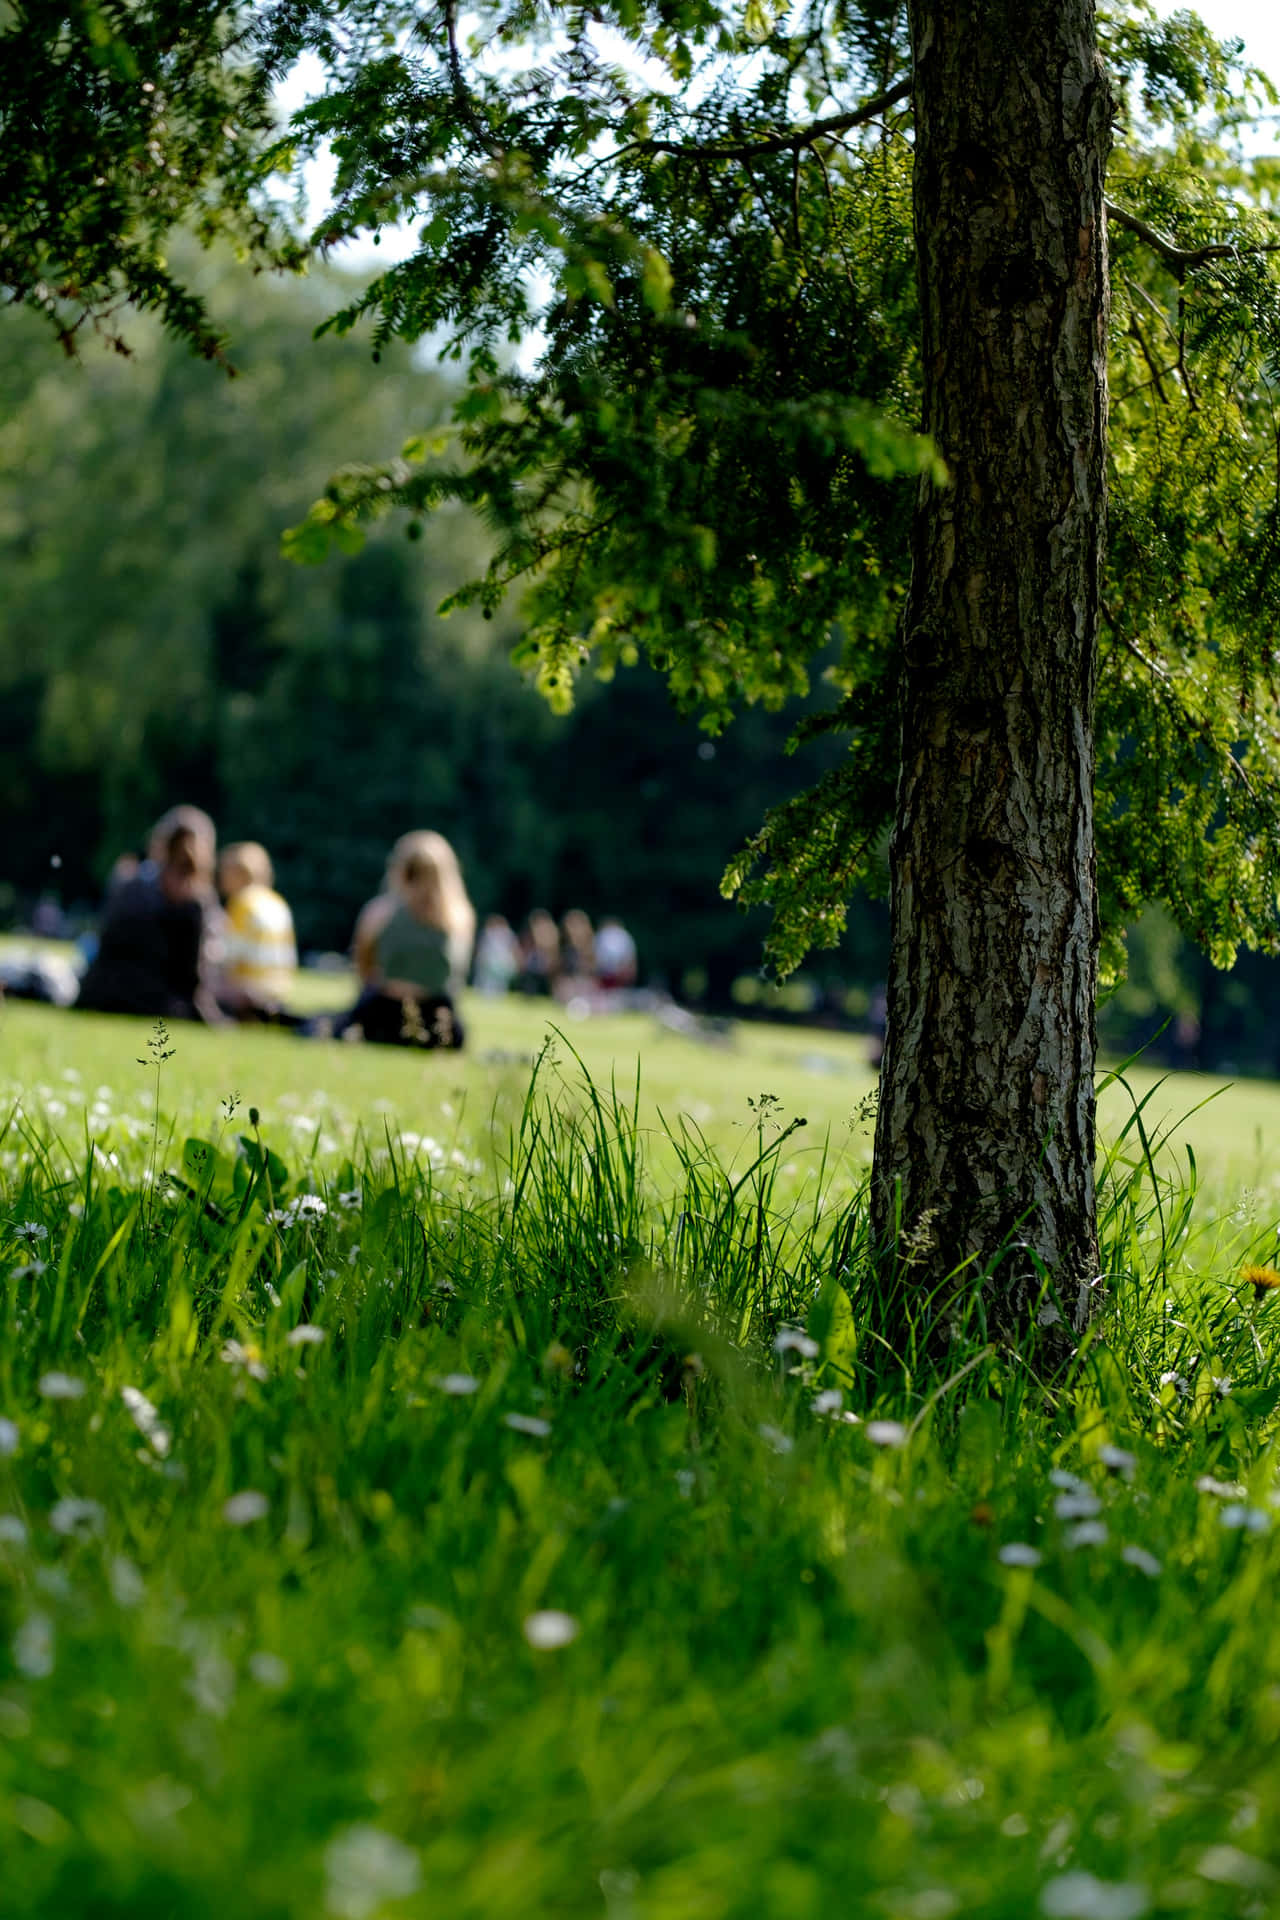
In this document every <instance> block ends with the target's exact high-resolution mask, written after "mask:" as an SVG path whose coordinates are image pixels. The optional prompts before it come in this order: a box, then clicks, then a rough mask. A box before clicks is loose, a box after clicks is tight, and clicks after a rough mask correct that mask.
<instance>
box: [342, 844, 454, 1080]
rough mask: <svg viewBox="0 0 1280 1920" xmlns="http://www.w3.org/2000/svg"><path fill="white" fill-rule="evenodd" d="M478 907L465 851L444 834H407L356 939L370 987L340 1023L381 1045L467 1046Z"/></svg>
mask: <svg viewBox="0 0 1280 1920" xmlns="http://www.w3.org/2000/svg"><path fill="white" fill-rule="evenodd" d="M475 933H476V915H475V908H474V907H473V906H472V904H471V901H470V900H469V898H468V897H467V889H466V886H465V884H464V882H463V878H462V872H461V869H460V868H459V866H458V856H457V855H456V854H455V852H454V850H453V848H452V847H451V846H450V845H449V842H448V841H447V840H446V839H445V838H444V837H443V835H442V834H439V833H431V832H427V831H420V832H415V833H406V834H403V835H402V836H401V838H400V839H399V840H397V841H396V844H395V846H394V847H393V848H392V849H391V858H390V860H389V861H388V862H387V878H386V884H385V887H384V889H383V891H382V892H381V893H380V894H379V895H378V896H377V898H376V899H373V900H370V901H369V903H368V905H367V906H365V907H363V908H362V909H361V912H360V917H359V919H358V920H357V921H356V929H355V937H354V941H353V950H354V958H355V965H356V972H357V973H358V974H359V976H360V979H361V981H362V982H363V983H364V984H363V990H362V992H361V994H360V998H359V999H358V1000H357V1002H356V1004H355V1006H354V1007H353V1008H352V1009H351V1012H350V1013H349V1014H347V1015H346V1017H345V1018H344V1019H343V1020H341V1021H339V1022H338V1024H337V1026H335V1028H334V1032H335V1033H338V1034H344V1035H345V1034H347V1033H352V1032H353V1031H354V1029H355V1028H357V1027H358V1028H359V1029H360V1031H361V1033H362V1034H363V1036H364V1038H365V1039H366V1040H371V1041H373V1042H375V1043H376V1044H378V1045H382V1046H423V1047H460V1046H461V1045H462V1043H463V1038H464V1035H463V1028H462V1022H461V1020H460V1019H459V1017H458V1009H457V995H458V992H459V990H460V988H461V986H462V984H463V982H464V981H465V980H466V977H467V971H468V968H469V967H470V965H471V949H472V946H473V944H474V942H475Z"/></svg>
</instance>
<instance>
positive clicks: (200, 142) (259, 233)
mask: <svg viewBox="0 0 1280 1920" xmlns="http://www.w3.org/2000/svg"><path fill="white" fill-rule="evenodd" d="M253 28H254V16H253V12H252V9H251V8H249V7H246V6H242V5H240V4H233V5H230V6H226V5H220V4H218V0H194V4H193V0H144V4H142V5H131V4H126V3H125V0H77V3H76V4H73V5H72V6H71V7H70V8H68V7H65V6H58V5H49V4H47V0H25V3H24V4H20V5H17V6H12V7H7V8H6V9H5V12H4V15H3V16H0V288H3V291H4V296H5V300H6V302H9V301H12V302H21V303H22V304H24V305H26V306H28V307H31V308H32V309H33V310H34V311H36V312H37V313H39V314H40V315H41V316H42V317H43V318H44V319H45V320H46V321H47V322H48V323H49V324H50V325H52V327H53V328H54V330H55V333H56V335H57V338H58V340H59V341H60V342H61V344H62V345H63V347H64V348H65V349H66V350H67V352H68V353H72V354H73V353H75V351H76V350H77V347H78V346H79V344H80V341H81V338H82V336H83V333H84V332H86V331H87V332H91V333H96V334H98V335H100V336H101V337H102V339H103V340H104V341H105V342H106V343H107V344H109V345H111V346H113V347H116V348H118V349H119V350H121V351H123V352H127V351H128V346H127V343H126V341H125V338H124V335H123V334H122V332H121V330H120V326H121V323H120V313H121V309H122V308H133V309H136V310H140V311H142V312H152V313H156V314H158V315H159V316H160V318H161V319H162V320H163V321H164V324H165V325H166V326H167V327H168V328H170V329H171V331H172V332H173V333H174V334H176V335H177V336H178V337H179V338H180V339H182V340H184V341H186V342H187V343H188V345H189V346H191V347H192V348H194V349H195V350H196V351H197V352H199V353H201V354H203V355H204V356H205V357H206V358H207V359H213V358H220V357H221V352H222V346H223V338H224V337H223V334H222V332H221V330H220V329H219V327H218V326H217V324H216V323H215V322H214V321H213V320H212V318H211V317H210V314H209V312H208V309H207V306H206V304H205V301H204V300H203V298H202V297H201V295H200V293H199V292H198V291H196V290H193V289H192V288H191V287H190V286H189V285H188V284H185V283H184V279H183V278H182V277H180V276H179V275H175V273H174V272H173V271H172V269H171V267H170V264H169V260H168V257H167V255H168V248H169V245H170V243H171V239H172V235H173V232H174V230H175V229H176V228H177V227H179V226H181V225H185V226H189V227H193V228H194V229H195V230H196V231H197V232H198V233H199V234H200V237H201V239H202V240H205V241H206V242H208V241H211V240H213V239H214V238H216V237H217V236H219V235H229V236H231V237H232V238H233V239H234V240H235V241H236V242H237V243H238V244H239V245H240V246H241V247H242V248H243V249H244V250H245V251H246V252H247V253H249V254H251V255H252V256H253V257H254V258H255V259H256V261H257V263H258V264H259V265H265V264H272V265H295V266H296V265H297V264H299V263H300V260H301V252H300V249H299V248H298V247H297V245H296V244H295V243H292V242H290V241H289V240H288V238H287V237H286V235H285V234H284V232H283V231H282V229H281V228H280V226H279V223H278V221H277V219H276V218H274V214H275V210H274V209H273V208H272V207H271V205H270V202H269V199H268V197H267V195H266V192H265V188H266V183H267V180H268V178H269V175H270V173H271V172H272V170H273V168H274V167H275V166H276V165H277V164H280V163H282V161H283V159H284V154H283V153H282V152H281V151H280V149H279V145H278V140H277V138H276V137H275V136H276V128H275V124H274V114H273V110H272V105H271V99H270V92H269V88H268V86H267V84H266V82H265V79H264V76H263V74H262V73H261V71H260V70H258V69H257V68H256V67H255V65H254V63H253Z"/></svg>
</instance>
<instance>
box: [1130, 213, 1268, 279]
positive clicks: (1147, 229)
mask: <svg viewBox="0 0 1280 1920" xmlns="http://www.w3.org/2000/svg"><path fill="white" fill-rule="evenodd" d="M1106 208H1107V218H1108V219H1109V220H1114V221H1115V223H1116V225H1117V226H1118V227H1124V228H1126V229H1127V231H1128V232H1129V233H1132V234H1135V235H1136V236H1137V238H1138V239H1139V240H1141V241H1143V242H1145V244H1146V245H1147V246H1149V247H1150V248H1151V249H1152V250H1153V252H1155V253H1158V254H1159V255H1160V258H1161V259H1162V260H1163V261H1164V263H1165V265H1166V266H1167V267H1169V268H1171V269H1172V271H1173V272H1174V273H1175V274H1176V275H1177V276H1178V278H1179V279H1181V278H1182V276H1183V274H1184V273H1187V272H1189V271H1190V269H1191V268H1192V267H1202V266H1204V265H1205V263H1206V262H1207V261H1209V260H1238V259H1241V258H1242V257H1243V256H1244V255H1245V254H1250V253H1280V240H1261V241H1254V242H1250V243H1249V244H1247V245H1244V246H1242V245H1241V244H1240V243H1239V242H1238V241H1235V240H1214V241H1212V242H1210V244H1209V245H1207V246H1203V247H1179V246H1177V245H1175V243H1174V242H1173V241H1172V240H1168V239H1166V238H1165V236H1164V234H1162V233H1159V232H1157V230H1156V228H1155V227H1153V226H1152V225H1151V224H1150V222H1149V221H1146V220H1143V219H1142V218H1141V216H1140V215H1139V214H1136V213H1129V212H1128V211H1127V210H1126V209H1125V208H1124V207H1118V206H1117V205H1116V204H1115V202H1114V200H1108V201H1107V202H1106Z"/></svg>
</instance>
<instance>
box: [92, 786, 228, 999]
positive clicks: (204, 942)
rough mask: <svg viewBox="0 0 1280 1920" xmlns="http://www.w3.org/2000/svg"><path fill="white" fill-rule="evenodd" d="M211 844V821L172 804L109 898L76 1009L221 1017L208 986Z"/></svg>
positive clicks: (213, 925) (214, 908) (214, 937)
mask: <svg viewBox="0 0 1280 1920" xmlns="http://www.w3.org/2000/svg"><path fill="white" fill-rule="evenodd" d="M215 847H216V843H215V835H214V827H213V822H212V820H210V818H209V816H208V814H207V813H202V812H201V811H200V809H199V807H172V808H170V810H169V812H168V813H166V814H165V815H163V816H162V818H161V819H160V820H158V821H157V822H156V825H155V827H154V828H153V829H152V833H151V839H150V842H149V846H148V858H147V859H146V860H145V861H144V862H143V864H142V865H141V867H139V869H138V871H137V873H136V874H134V875H133V877H132V878H130V879H125V880H122V881H120V882H119V884H117V885H116V886H114V887H113V888H112V889H111V892H110V893H109V895H108V897H107V901H106V905H105V907H104V909H103V915H102V924H101V926H100V928H99V930H98V948H97V952H96V953H95V954H94V957H93V959H92V960H91V961H90V963H89V967H88V969H87V971H86V972H85V975H84V978H83V979H82V980H81V982H80V993H79V996H78V998H77V1000H76V1005H77V1006H78V1007H81V1008H83V1009H84V1010H85V1011H87V1012H90V1013H133V1014H140V1015H142V1016H144V1017H151V1018H154V1019H162V1020H204V1021H208V1022H209V1023H210V1024H215V1025H216V1024H218V1023H219V1022H220V1021H221V1020H222V1015H221V1014H220V1013H219V1011H218V1004H217V1000H216V998H215V994H214V990H213V984H212V980H213V973H214V968H215V964H216V957H217V955H216V949H217V942H218V939H219V937H220V926H221V914H220V910H219V908H218V904H217V895H216V894H215V892H214V887H213V873H214V856H215Z"/></svg>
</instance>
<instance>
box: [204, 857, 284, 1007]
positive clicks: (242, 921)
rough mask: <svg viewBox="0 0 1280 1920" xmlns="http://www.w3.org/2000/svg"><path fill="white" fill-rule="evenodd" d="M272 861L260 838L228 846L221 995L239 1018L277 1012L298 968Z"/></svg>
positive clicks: (222, 884)
mask: <svg viewBox="0 0 1280 1920" xmlns="http://www.w3.org/2000/svg"><path fill="white" fill-rule="evenodd" d="M274 882H275V875H274V873H273V871H272V867H271V857H270V855H269V854H268V852H267V850H266V848H265V847H261V846H259V845H258V842H257V841H256V840H239V841H236V842H235V843H234V844H233V845H232V846H229V847H224V848H223V850H222V857H221V859H220V860H219V862H218V887H219V890H220V892H221V893H222V896H223V899H224V901H225V902H226V912H227V925H226V933H225V937H224V943H223V961H222V979H223V992H222V993H221V994H220V995H219V998H220V999H221V1000H223V1002H224V1004H226V1005H228V1006H229V1007H230V1008H233V1009H242V1011H241V1014H240V1017H241V1018H249V1019H252V1018H253V1017H254V1015H255V1014H258V1015H261V1014H271V1013H275V1012H277V1011H278V1010H279V1009H280V1007H281V1006H282V1005H283V1004H284V1003H285V1002H286V1001H287V1000H288V998H289V995H290V993H291V991H292V989H293V977H294V974H295V973H296V971H297V966H298V947H297V942H296V940H295V938H294V932H293V915H292V914H291V913H290V911H289V904H288V902H287V901H286V900H284V899H282V898H281V896H280V895H279V894H278V893H277V892H276V891H275V885H274Z"/></svg>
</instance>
